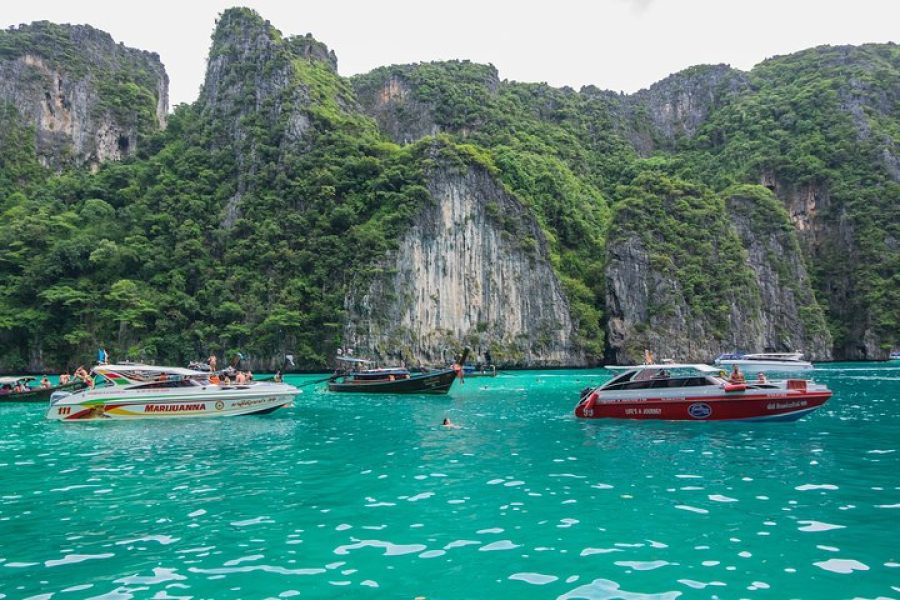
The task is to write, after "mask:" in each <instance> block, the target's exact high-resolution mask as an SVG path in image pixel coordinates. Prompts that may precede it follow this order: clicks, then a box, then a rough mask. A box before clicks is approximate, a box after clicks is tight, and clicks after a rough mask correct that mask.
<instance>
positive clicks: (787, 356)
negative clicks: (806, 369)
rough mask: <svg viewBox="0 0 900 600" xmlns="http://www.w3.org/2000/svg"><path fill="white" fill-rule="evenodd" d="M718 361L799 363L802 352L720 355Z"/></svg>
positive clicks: (801, 358)
mask: <svg viewBox="0 0 900 600" xmlns="http://www.w3.org/2000/svg"><path fill="white" fill-rule="evenodd" d="M716 360H717V361H719V360H782V361H791V362H800V361H802V360H803V353H802V352H761V353H758V354H744V353H743V352H732V353H729V354H722V355H720V356H719V357H718V358H716Z"/></svg>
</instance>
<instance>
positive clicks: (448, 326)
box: [344, 164, 585, 366]
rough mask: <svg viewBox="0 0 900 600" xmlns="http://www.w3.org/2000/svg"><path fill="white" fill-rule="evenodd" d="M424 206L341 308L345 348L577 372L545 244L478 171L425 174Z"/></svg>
mask: <svg viewBox="0 0 900 600" xmlns="http://www.w3.org/2000/svg"><path fill="white" fill-rule="evenodd" d="M428 191H429V194H430V196H431V200H432V201H431V203H429V204H427V205H426V206H423V207H422V209H421V211H420V212H419V214H418V215H417V216H416V217H415V220H414V223H413V225H412V226H411V227H410V228H409V230H408V231H407V232H406V234H405V235H404V236H403V238H402V239H401V240H400V241H399V246H398V248H397V250H396V251H395V252H393V253H391V254H390V255H389V257H388V258H387V259H386V260H385V261H384V262H383V263H382V265H381V266H382V269H383V271H382V273H381V274H380V275H378V276H376V277H375V279H374V280H373V281H372V282H371V283H370V284H369V285H368V286H366V287H365V289H363V290H361V291H355V290H353V289H352V286H351V291H350V293H349V295H348V296H347V299H346V303H345V306H346V309H347V313H348V322H347V325H346V327H345V330H344V344H345V345H347V346H350V347H353V348H356V349H357V351H358V352H359V353H362V354H369V355H373V356H380V357H392V358H395V359H398V358H403V359H405V360H407V361H410V360H411V361H419V360H421V361H422V362H424V363H426V364H440V363H446V362H448V361H450V360H451V359H452V357H453V353H454V352H457V351H458V350H459V349H460V346H461V345H468V346H469V347H470V348H472V350H473V352H475V353H477V354H478V355H479V357H478V358H477V359H476V360H480V359H481V356H482V355H483V353H484V351H485V350H490V351H491V353H492V355H493V359H494V361H495V362H497V363H499V364H506V365H513V364H516V365H544V366H547V365H579V364H584V362H585V359H584V356H583V354H582V353H581V352H580V351H579V350H578V348H577V347H576V345H575V342H574V338H575V325H574V324H573V321H572V318H571V316H570V314H569V306H568V302H567V300H566V297H565V295H564V293H563V290H562V286H561V284H560V282H559V280H558V279H557V277H556V275H555V274H554V272H553V269H552V267H551V265H550V263H549V259H548V254H547V248H546V240H545V238H544V235H543V233H542V232H541V230H540V228H539V227H538V226H537V224H536V223H535V222H534V221H533V220H532V219H531V218H530V217H529V216H528V212H527V210H526V209H525V207H523V206H522V205H521V204H520V203H519V201H518V200H516V199H515V198H514V197H513V196H511V195H510V194H509V193H507V192H506V191H505V190H504V189H503V188H502V187H501V186H500V185H498V183H497V182H496V181H495V180H494V178H493V177H492V176H491V175H490V173H489V172H488V171H487V170H486V169H484V168H483V167H480V166H468V167H463V168H462V169H460V168H459V167H450V166H448V165H446V164H443V165H440V164H439V166H437V167H435V168H434V169H432V170H431V171H430V172H429V174H428Z"/></svg>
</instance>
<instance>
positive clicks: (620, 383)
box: [601, 366, 723, 391]
mask: <svg viewBox="0 0 900 600" xmlns="http://www.w3.org/2000/svg"><path fill="white" fill-rule="evenodd" d="M721 383H723V380H721V379H719V378H718V377H715V376H713V375H712V374H710V373H709V372H708V371H701V370H697V369H693V368H679V367H675V368H672V369H666V368H665V367H664V366H660V367H659V368H650V369H635V370H633V371H627V372H625V373H623V374H622V375H620V376H618V377H615V378H614V379H612V380H611V381H610V382H609V383H607V384H606V385H604V386H603V387H602V388H601V390H603V391H607V390H646V389H660V388H681V387H698V386H705V385H720V384H721Z"/></svg>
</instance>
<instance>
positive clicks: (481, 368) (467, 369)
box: [463, 365, 497, 377]
mask: <svg viewBox="0 0 900 600" xmlns="http://www.w3.org/2000/svg"><path fill="white" fill-rule="evenodd" d="M496 376H497V367H495V366H494V365H463V377H496Z"/></svg>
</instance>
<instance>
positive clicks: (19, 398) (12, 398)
mask: <svg viewBox="0 0 900 600" xmlns="http://www.w3.org/2000/svg"><path fill="white" fill-rule="evenodd" d="M35 379H36V378H35V377H0V403H3V402H49V401H50V396H51V394H53V392H76V391H78V390H80V389H83V388H84V387H85V385H84V382H82V381H81V380H80V379H76V380H75V381H70V382H69V383H67V384H65V385H56V386H52V387H48V388H42V387H32V388H29V389H28V391H27V392H12V391H9V392H5V393H3V388H6V387H7V386H9V387H8V388H7V389H9V388H13V387H15V386H16V385H17V384H19V383H22V384H28V383H29V382H31V381H34V380H35Z"/></svg>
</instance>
